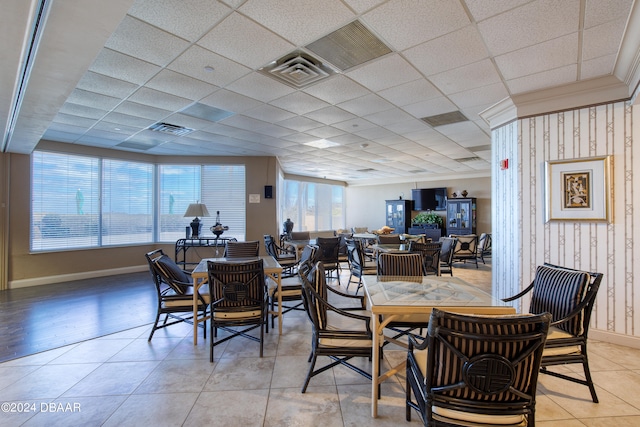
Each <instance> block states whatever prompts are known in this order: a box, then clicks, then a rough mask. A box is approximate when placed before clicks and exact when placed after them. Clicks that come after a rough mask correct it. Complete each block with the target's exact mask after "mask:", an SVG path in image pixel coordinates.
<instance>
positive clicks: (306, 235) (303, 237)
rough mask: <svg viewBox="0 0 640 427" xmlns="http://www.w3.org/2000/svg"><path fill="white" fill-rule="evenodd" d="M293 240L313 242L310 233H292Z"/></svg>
mask: <svg viewBox="0 0 640 427" xmlns="http://www.w3.org/2000/svg"><path fill="white" fill-rule="evenodd" d="M291 240H311V233H309V232H308V231H292V232H291Z"/></svg>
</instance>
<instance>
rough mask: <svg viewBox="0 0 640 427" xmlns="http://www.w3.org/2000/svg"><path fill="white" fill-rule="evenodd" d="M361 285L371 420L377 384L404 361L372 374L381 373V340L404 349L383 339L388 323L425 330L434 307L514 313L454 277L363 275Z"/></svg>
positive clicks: (376, 399) (452, 309)
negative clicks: (368, 342) (369, 333)
mask: <svg viewBox="0 0 640 427" xmlns="http://www.w3.org/2000/svg"><path fill="white" fill-rule="evenodd" d="M362 283H363V285H364V292H365V299H366V304H367V309H368V310H370V311H371V319H372V324H373V328H372V329H373V344H372V350H373V351H372V358H373V366H372V368H371V369H372V375H371V377H372V381H371V416H372V417H374V418H375V417H377V416H378V384H380V383H382V382H383V381H384V380H386V379H387V378H390V377H391V376H393V375H395V374H396V373H398V372H400V370H401V369H404V368H405V366H406V358H405V360H404V361H403V362H402V363H401V364H399V365H397V366H394V367H392V368H391V369H389V370H388V371H386V372H384V373H380V374H379V375H376V374H375V373H377V372H379V369H380V355H379V352H378V349H379V348H380V346H381V345H382V343H383V340H386V341H391V342H394V343H397V344H400V345H403V343H398V342H397V341H396V340H393V339H392V338H390V337H387V336H385V335H384V330H385V328H386V327H387V325H388V324H389V323H390V322H393V321H399V320H402V321H403V322H407V321H409V322H412V323H414V322H415V324H416V325H424V326H425V327H426V326H427V325H428V323H429V317H430V316H431V310H432V309H433V308H434V307H437V308H440V309H442V310H447V311H452V312H456V313H467V314H485V315H486V314H513V313H515V309H514V308H513V307H511V306H509V305H506V304H505V303H504V302H502V301H501V300H499V299H496V298H494V297H493V296H492V295H491V294H488V293H486V292H484V291H482V290H481V289H479V288H478V287H477V286H474V285H472V284H470V283H467V282H465V281H464V280H462V279H459V278H457V277H446V278H445V277H441V276H410V277H403V276H373V275H364V276H362Z"/></svg>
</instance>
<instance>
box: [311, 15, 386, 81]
mask: <svg viewBox="0 0 640 427" xmlns="http://www.w3.org/2000/svg"><path fill="white" fill-rule="evenodd" d="M305 47H306V48H307V49H309V50H310V51H311V52H313V53H315V54H316V55H318V56H320V57H322V58H324V59H325V60H327V61H329V63H331V64H333V65H334V66H336V67H338V68H339V69H340V70H342V71H345V70H348V69H349V68H353V67H355V66H356V65H360V64H364V63H365V62H368V61H371V60H372V59H376V58H379V57H381V56H384V55H386V54H388V53H391V49H389V47H388V46H387V45H385V44H384V43H382V41H381V40H380V39H378V38H377V37H376V36H374V35H373V33H372V32H371V31H369V30H368V29H367V28H366V27H365V26H364V25H362V23H361V22H360V21H353V22H352V23H350V24H347V25H345V26H344V27H342V28H340V29H338V30H336V31H334V32H333V33H331V34H328V35H326V36H324V37H322V38H321V39H318V40H316V41H315V42H313V43H311V44H308V45H307V46H305Z"/></svg>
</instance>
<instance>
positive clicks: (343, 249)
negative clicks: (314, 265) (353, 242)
mask: <svg viewBox="0 0 640 427" xmlns="http://www.w3.org/2000/svg"><path fill="white" fill-rule="evenodd" d="M333 234H334V236H336V237H339V238H340V244H339V245H338V255H339V256H347V239H351V237H352V233H349V232H344V233H338V232H334V233H333Z"/></svg>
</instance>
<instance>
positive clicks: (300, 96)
mask: <svg viewBox="0 0 640 427" xmlns="http://www.w3.org/2000/svg"><path fill="white" fill-rule="evenodd" d="M271 105H275V106H276V107H280V108H283V109H285V110H287V111H291V112H292V113H295V114H306V113H308V112H310V111H315V110H319V109H321V108H325V107H328V106H329V104H328V103H326V102H325V101H322V100H320V99H318V98H316V97H314V96H311V95H309V94H307V93H304V92H300V91H298V92H293V93H290V94H289V95H285V96H283V97H282V98H278V99H275V100H273V101H271Z"/></svg>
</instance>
